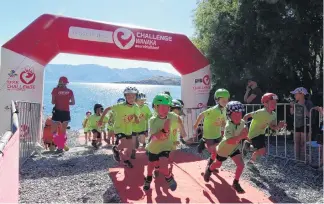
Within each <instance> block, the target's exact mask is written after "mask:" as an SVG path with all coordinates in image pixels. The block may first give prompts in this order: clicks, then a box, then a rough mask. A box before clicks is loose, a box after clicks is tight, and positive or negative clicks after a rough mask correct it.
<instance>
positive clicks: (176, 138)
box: [154, 100, 187, 176]
mask: <svg viewBox="0 0 324 204" xmlns="http://www.w3.org/2000/svg"><path fill="white" fill-rule="evenodd" d="M182 108H183V105H182V104H181V103H180V101H178V100H172V105H171V113H174V114H175V115H176V116H178V123H175V124H174V125H173V126H171V128H170V129H171V130H172V131H171V132H170V140H171V142H172V148H171V152H170V155H169V165H170V168H169V171H170V172H172V169H173V161H174V159H175V150H177V146H178V145H179V144H180V142H181V143H182V144H185V143H186V142H185V140H184V139H183V138H186V137H187V133H186V131H185V128H184V125H183V122H182V119H181V116H182V115H184V113H183V110H182ZM157 170H158V169H157V168H156V167H155V171H154V176H158V171H157Z"/></svg>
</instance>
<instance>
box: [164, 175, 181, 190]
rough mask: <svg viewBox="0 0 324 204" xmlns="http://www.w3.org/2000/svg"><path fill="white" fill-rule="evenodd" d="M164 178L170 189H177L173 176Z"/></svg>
mask: <svg viewBox="0 0 324 204" xmlns="http://www.w3.org/2000/svg"><path fill="white" fill-rule="evenodd" d="M165 180H166V181H167V182H168V185H169V188H170V190H171V191H175V190H176V189H177V186H178V184H177V182H176V181H175V180H174V178H173V176H171V177H170V178H165Z"/></svg>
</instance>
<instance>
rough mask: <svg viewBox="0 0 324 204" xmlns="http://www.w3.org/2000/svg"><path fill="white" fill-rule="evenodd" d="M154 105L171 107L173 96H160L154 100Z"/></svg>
mask: <svg viewBox="0 0 324 204" xmlns="http://www.w3.org/2000/svg"><path fill="white" fill-rule="evenodd" d="M153 105H156V106H158V105H166V106H171V105H172V98H171V96H169V95H167V94H158V95H156V96H155V97H154V99H153Z"/></svg>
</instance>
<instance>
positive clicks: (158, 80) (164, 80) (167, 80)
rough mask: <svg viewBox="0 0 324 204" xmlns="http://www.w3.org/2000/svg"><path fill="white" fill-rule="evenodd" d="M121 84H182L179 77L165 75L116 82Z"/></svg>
mask: <svg viewBox="0 0 324 204" xmlns="http://www.w3.org/2000/svg"><path fill="white" fill-rule="evenodd" d="M114 83H120V84H150V85H173V86H180V85H181V80H180V78H179V77H177V78H175V77H164V76H156V77H151V78H148V79H143V80H137V81H120V82H114Z"/></svg>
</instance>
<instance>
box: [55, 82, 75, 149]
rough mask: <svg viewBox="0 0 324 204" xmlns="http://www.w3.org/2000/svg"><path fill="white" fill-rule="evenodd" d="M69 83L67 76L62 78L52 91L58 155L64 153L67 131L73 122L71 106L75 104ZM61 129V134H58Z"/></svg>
mask: <svg viewBox="0 0 324 204" xmlns="http://www.w3.org/2000/svg"><path fill="white" fill-rule="evenodd" d="M68 83H69V81H68V79H67V78H66V77H65V76H62V77H60V79H59V82H58V85H57V87H55V88H54V89H53V91H52V104H53V105H54V107H53V112H52V113H53V115H52V121H53V124H52V133H53V138H54V143H55V144H56V145H57V153H62V152H63V148H64V146H65V142H66V139H67V138H66V129H67V126H68V124H69V122H70V120H71V116H70V105H74V104H75V99H74V94H73V91H72V90H71V89H69V88H67V84H68ZM58 126H60V127H61V130H60V133H58V132H57V128H58Z"/></svg>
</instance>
